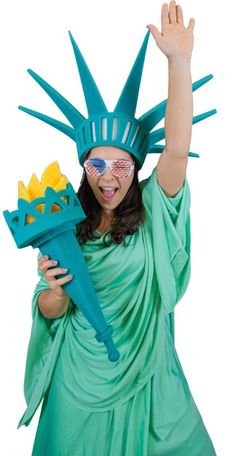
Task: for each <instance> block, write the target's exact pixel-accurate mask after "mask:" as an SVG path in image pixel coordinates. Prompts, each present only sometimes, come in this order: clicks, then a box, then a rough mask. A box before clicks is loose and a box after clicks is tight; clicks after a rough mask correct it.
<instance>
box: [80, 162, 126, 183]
mask: <svg viewBox="0 0 236 456" xmlns="http://www.w3.org/2000/svg"><path fill="white" fill-rule="evenodd" d="M107 168H110V170H111V172H112V174H113V176H115V177H119V178H122V177H129V176H130V175H131V173H132V171H133V169H134V163H132V162H131V161H129V160H124V159H119V158H118V159H116V160H103V159H102V158H88V159H87V160H85V162H84V169H85V171H86V173H87V174H89V175H90V176H94V177H97V176H101V175H102V174H104V173H105V171H106V169H107Z"/></svg>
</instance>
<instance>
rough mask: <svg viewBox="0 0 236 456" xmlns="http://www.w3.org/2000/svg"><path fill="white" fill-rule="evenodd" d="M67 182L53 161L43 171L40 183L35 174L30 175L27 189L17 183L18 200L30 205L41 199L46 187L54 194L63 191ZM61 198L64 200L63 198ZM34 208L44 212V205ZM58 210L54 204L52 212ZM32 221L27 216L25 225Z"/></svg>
mask: <svg viewBox="0 0 236 456" xmlns="http://www.w3.org/2000/svg"><path fill="white" fill-rule="evenodd" d="M68 182H69V181H68V179H67V177H66V176H64V175H63V174H61V171H60V167H59V165H58V163H57V162H56V161H55V162H52V163H51V164H50V165H49V166H47V168H46V169H45V170H44V172H43V174H42V178H41V181H39V179H38V178H37V176H36V174H32V176H31V179H30V181H29V185H28V187H27V188H26V187H25V185H24V183H23V182H22V181H19V182H18V198H22V199H24V200H26V201H28V202H29V203H30V202H31V201H33V200H34V199H36V198H40V197H43V196H44V194H45V190H46V188H47V187H51V188H53V189H54V190H55V192H59V191H60V190H64V189H65V188H66V184H67V183H68ZM62 198H63V199H64V200H65V198H64V197H62ZM36 208H37V209H38V210H39V211H41V212H44V204H38V206H37V207H36ZM59 210H61V208H60V207H59V206H57V205H55V204H54V205H53V206H52V212H56V211H59ZM34 220H35V218H34V217H33V216H32V215H27V219H26V223H31V222H33V221H34Z"/></svg>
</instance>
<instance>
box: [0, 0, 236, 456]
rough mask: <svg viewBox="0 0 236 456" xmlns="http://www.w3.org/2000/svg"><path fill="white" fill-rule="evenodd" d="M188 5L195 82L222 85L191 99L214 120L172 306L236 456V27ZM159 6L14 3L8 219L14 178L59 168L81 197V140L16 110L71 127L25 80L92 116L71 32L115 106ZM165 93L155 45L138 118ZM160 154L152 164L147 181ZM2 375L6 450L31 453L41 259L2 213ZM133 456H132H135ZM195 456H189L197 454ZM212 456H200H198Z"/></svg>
mask: <svg viewBox="0 0 236 456" xmlns="http://www.w3.org/2000/svg"><path fill="white" fill-rule="evenodd" d="M223 5H224V6H221V3H220V2H219V3H216V2H214V1H212V0H208V1H207V0H206V1H204V2H196V1H194V0H188V1H187V0H183V2H182V7H183V10H184V15H185V20H186V19H187V20H188V19H189V18H190V17H191V16H192V17H194V18H195V20H196V27H195V33H194V35H195V47H194V53H193V60H192V75H193V81H196V80H197V79H199V78H201V77H203V76H205V75H207V74H209V73H213V74H214V79H213V80H211V81H210V82H209V83H208V84H207V85H205V86H204V87H202V88H201V89H200V90H199V91H197V92H195V93H194V114H198V113H200V112H204V111H207V110H209V109H212V108H217V110H218V114H217V115H216V116H214V117H211V118H210V119H207V120H205V121H204V122H202V123H199V124H197V125H195V126H194V127H193V135H192V144H191V150H192V151H194V152H198V153H200V155H201V158H200V159H196V158H190V159H189V165H188V174H187V177H188V182H189V184H190V189H191V217H192V219H191V226H192V274H191V281H190V284H189V287H188V290H187V292H186V293H185V295H184V297H183V298H182V300H181V302H180V303H179V304H178V306H177V307H176V312H175V318H176V347H177V351H178V354H179V357H180V360H181V363H182V366H183V369H184V372H185V375H186V377H187V379H188V382H189V385H190V388H191V391H192V393H193V396H194V398H195V401H196V403H197V405H198V408H199V410H200V413H201V414H202V417H203V419H204V422H205V424H206V427H207V429H208V432H209V434H210V436H211V438H212V440H213V442H214V445H215V448H216V452H217V455H218V456H233V455H234V454H236V443H235V425H236V421H235V407H236V403H235V385H236V378H235V372H234V366H235V316H236V314H235V303H236V298H235V284H236V280H235V253H236V248H235V221H234V220H233V219H234V211H235V197H234V194H235V184H233V182H235V165H236V160H235V153H236V151H235V120H234V115H235V71H234V70H233V64H234V59H235V36H234V34H233V33H234V32H233V29H234V27H235V11H234V2H233V1H230V0H225V1H224V4H223ZM160 8H161V2H160V1H157V0H156V1H154V0H145V1H142V2H139V1H128V0H119V2H118V1H116V2H113V1H111V0H110V1H109V0H99V1H95V0H90V1H87V2H86V1H84V0H83V1H81V0H77V1H73V0H67V1H60V0H57V1H56V0H41V1H33V0H30V1H29V0H21V1H20V2H17V1H16V0H15V1H11V0H8V2H5V6H4V8H3V10H2V13H1V27H0V33H1V41H0V43H1V73H0V77H1V85H0V87H1V98H0V99H1V111H0V112H1V127H2V128H1V136H0V141H1V178H0V181H1V190H0V196H1V204H0V206H1V207H0V209H1V213H2V210H4V209H9V210H13V209H15V208H16V201H17V181H18V180H23V181H24V182H25V183H26V184H28V181H29V178H30V176H31V174H32V172H36V174H37V175H38V177H40V176H41V173H42V171H43V170H44V168H45V167H46V166H47V165H48V164H49V163H50V162H52V161H54V160H58V162H59V164H60V167H61V170H62V172H63V173H64V174H66V175H67V176H68V177H69V179H70V181H71V182H72V184H73V186H74V188H75V189H76V190H77V188H78V185H79V181H80V177H81V169H80V167H79V166H78V161H77V153H76V147H75V144H74V143H73V141H71V140H70V139H69V138H67V137H66V136H64V135H63V134H61V133H59V132H58V131H57V130H54V129H53V128H52V127H49V126H47V125H46V124H43V123H41V122H40V121H38V120H37V119H34V118H32V117H30V116H27V115H26V114H24V113H22V112H20V111H19V110H17V106H18V104H22V105H25V106H27V107H31V108H33V109H36V110H39V111H41V112H44V113H46V114H48V115H52V116H54V117H55V118H58V119H60V120H62V121H63V120H64V118H63V116H62V115H61V114H60V113H59V111H58V110H57V108H56V107H54V104H53V102H51V101H50V99H49V97H48V96H47V95H46V94H44V92H43V91H42V89H40V87H39V86H38V85H37V84H36V83H35V82H34V80H33V79H31V77H30V76H29V75H28V74H27V73H26V69H27V68H29V67H30V68H32V69H34V70H35V71H36V72H38V73H39V74H40V75H41V76H42V77H44V78H45V79H46V80H47V81H48V82H49V83H51V84H52V85H53V86H54V87H55V88H57V90H59V91H60V92H61V93H62V94H63V95H64V96H65V97H66V98H68V99H69V100H70V101H71V102H72V103H73V104H74V105H75V106H76V107H77V108H78V109H79V110H80V111H81V112H82V113H83V114H84V115H87V112H86V109H85V103H84V99H83V94H82V89H81V85H80V81H79V77H78V74H77V70H76V65H75V61H74V57H73V52H72V48H71V45H70V41H69V37H68V34H67V31H68V30H71V31H72V33H73V35H74V37H75V39H76V41H77V42H78V44H79V46H80V48H81V50H82V52H83V54H84V55H85V57H86V60H87V63H88V64H89V66H90V69H91V71H92V73H93V75H94V77H95V80H96V82H97V84H98V87H99V89H100V90H101V92H102V94H103V96H104V99H105V102H106V103H107V106H108V109H109V110H113V108H114V106H115V104H116V101H117V99H118V96H119V94H120V91H121V89H122V87H123V84H124V82H125V80H126V77H127V75H128V72H129V71H130V68H131V65H132V63H133V61H134V58H135V57H136V54H137V52H138V49H139V47H140V45H141V42H142V40H143V38H144V35H145V33H146V30H147V29H146V28H145V26H146V25H147V24H148V23H155V24H156V25H157V26H160ZM166 96H167V61H166V57H165V56H164V55H162V53H161V51H160V50H159V49H158V48H157V47H156V44H155V42H154V40H153V38H152V37H150V40H149V46H148V51H147V55H146V63H145V68H144V73H143V79H142V84H141V91H140V97H139V103H138V107H137V112H136V115H137V116H140V115H141V114H143V113H144V112H145V111H147V110H148V109H150V108H151V107H153V106H154V105H155V104H156V103H158V102H159V101H161V100H163V99H164V98H166ZM157 159H158V156H154V155H152V156H150V157H148V158H147V160H146V162H145V165H144V167H143V169H142V171H141V173H140V178H144V177H146V176H148V175H150V172H151V170H152V169H153V167H154V166H155V164H156V161H157ZM0 232H1V235H0V251H1V263H0V266H1V275H0V277H1V329H0V338H1V340H0V349H1V355H0V356H1V357H0V359H1V376H0V382H1V387H0V414H1V415H0V419H1V423H0V432H1V440H0V454H1V455H4V456H13V455H14V456H28V455H30V454H31V448H32V444H33V439H34V434H35V430H36V425H37V420H38V414H37V415H36V416H35V418H34V419H33V421H32V423H31V425H30V427H28V428H26V427H23V428H21V429H20V430H17V429H16V427H17V423H18V421H19V419H20V417H21V415H22V414H23V411H24V409H25V402H24V397H23V376H24V364H25V357H26V350H27V344H28V339H29V335H30V327H31V314H30V303H31V297H32V293H33V289H34V286H35V284H36V282H37V273H36V252H35V251H34V250H33V249H31V247H29V248H27V249H23V250H17V249H16V246H15V244H14V241H13V238H12V237H11V235H10V232H9V230H8V228H7V226H6V224H5V222H4V219H3V217H2V215H0ZM131 456H134V455H131ZM189 456H191V455H189ZM202 456H204V455H202Z"/></svg>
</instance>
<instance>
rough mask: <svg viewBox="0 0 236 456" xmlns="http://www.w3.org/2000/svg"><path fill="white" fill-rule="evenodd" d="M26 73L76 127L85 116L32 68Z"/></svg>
mask: <svg viewBox="0 0 236 456" xmlns="http://www.w3.org/2000/svg"><path fill="white" fill-rule="evenodd" d="M28 73H29V74H30V76H32V78H34V79H35V81H36V82H37V83H38V84H39V85H40V86H41V87H42V89H43V90H45V92H46V93H47V94H48V95H49V96H50V98H51V99H52V100H53V101H54V103H55V104H56V105H57V106H58V108H59V109H60V110H61V111H62V112H63V114H64V115H65V116H66V118H67V119H68V120H69V122H70V123H71V125H72V126H73V127H74V128H77V127H78V126H79V125H80V124H81V123H82V122H83V121H84V120H85V117H84V116H82V114H80V112H79V111H78V110H77V109H76V108H75V107H74V106H73V105H72V104H71V103H69V101H68V100H66V99H65V98H64V97H63V96H62V95H60V93H59V92H57V90H55V89H54V88H53V87H52V86H51V85H49V84H48V83H47V82H46V81H45V80H44V79H42V78H41V77H40V76H39V75H38V74H37V73H35V72H34V71H33V70H30V69H29V70H28Z"/></svg>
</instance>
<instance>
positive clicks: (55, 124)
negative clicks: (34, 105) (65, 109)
mask: <svg viewBox="0 0 236 456" xmlns="http://www.w3.org/2000/svg"><path fill="white" fill-rule="evenodd" d="M18 108H19V109H20V110H21V111H24V112H26V113H27V114H30V115H31V116H34V117H37V119H40V120H42V121H43V122H45V123H47V124H49V125H51V126H52V127H54V128H57V130H60V131H61V132H62V133H65V135H67V136H69V137H70V138H71V139H73V140H74V141H75V130H74V129H73V128H71V127H69V125H66V124H64V123H63V122H60V121H59V120H56V119H53V118H52V117H49V116H46V115H45V114H41V113H40V112H38V111H33V110H32V109H28V108H25V107H24V106H18Z"/></svg>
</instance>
